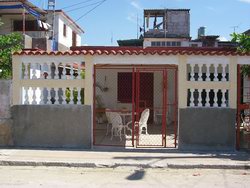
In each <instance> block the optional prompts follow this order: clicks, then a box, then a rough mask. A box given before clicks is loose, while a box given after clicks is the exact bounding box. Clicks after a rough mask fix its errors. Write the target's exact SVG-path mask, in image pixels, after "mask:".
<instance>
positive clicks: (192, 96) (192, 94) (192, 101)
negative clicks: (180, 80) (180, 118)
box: [190, 89, 194, 107]
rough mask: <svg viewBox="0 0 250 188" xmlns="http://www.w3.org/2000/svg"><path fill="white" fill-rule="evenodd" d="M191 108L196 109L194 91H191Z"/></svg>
mask: <svg viewBox="0 0 250 188" xmlns="http://www.w3.org/2000/svg"><path fill="white" fill-rule="evenodd" d="M190 107H194V89H190Z"/></svg>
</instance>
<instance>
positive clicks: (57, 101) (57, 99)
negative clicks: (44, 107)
mask: <svg viewBox="0 0 250 188" xmlns="http://www.w3.org/2000/svg"><path fill="white" fill-rule="evenodd" d="M54 91H55V102H54V104H59V95H58V91H59V90H58V88H54Z"/></svg>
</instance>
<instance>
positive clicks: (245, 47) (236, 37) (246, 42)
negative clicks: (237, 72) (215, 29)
mask: <svg viewBox="0 0 250 188" xmlns="http://www.w3.org/2000/svg"><path fill="white" fill-rule="evenodd" d="M231 36H232V42H236V43H237V44H238V46H237V51H239V52H242V53H247V52H250V36H248V35H246V34H244V33H242V34H236V33H233V34H231ZM241 73H242V75H243V76H250V65H243V66H241Z"/></svg>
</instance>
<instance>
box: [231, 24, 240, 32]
mask: <svg viewBox="0 0 250 188" xmlns="http://www.w3.org/2000/svg"><path fill="white" fill-rule="evenodd" d="M231 28H233V29H234V33H235V30H236V28H239V25H233V26H231Z"/></svg>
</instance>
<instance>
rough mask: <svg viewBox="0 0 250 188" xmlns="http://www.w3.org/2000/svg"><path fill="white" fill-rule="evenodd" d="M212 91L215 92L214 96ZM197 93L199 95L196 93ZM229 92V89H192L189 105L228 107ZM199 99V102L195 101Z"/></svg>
mask: <svg viewBox="0 0 250 188" xmlns="http://www.w3.org/2000/svg"><path fill="white" fill-rule="evenodd" d="M204 92H205V93H206V95H202V94H203V93H204ZM210 92H213V94H214V96H213V97H212V96H211V95H209V94H210ZM196 93H197V95H196ZM227 93H228V90H227V89H222V90H220V89H212V90H211V89H190V99H188V100H189V101H190V103H189V105H188V106H189V107H206V108H210V107H214V108H225V107H228V105H227V104H228V101H227V100H228V99H227V98H226V95H227ZM195 101H197V103H195ZM203 101H204V102H203ZM210 101H211V102H212V101H213V103H212V106H211V105H210Z"/></svg>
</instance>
